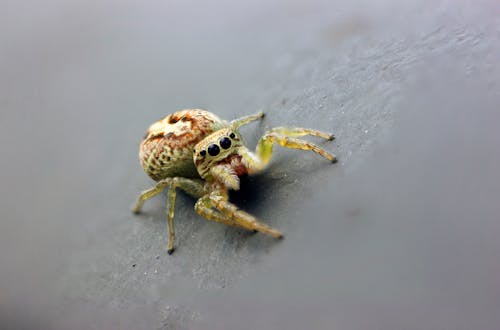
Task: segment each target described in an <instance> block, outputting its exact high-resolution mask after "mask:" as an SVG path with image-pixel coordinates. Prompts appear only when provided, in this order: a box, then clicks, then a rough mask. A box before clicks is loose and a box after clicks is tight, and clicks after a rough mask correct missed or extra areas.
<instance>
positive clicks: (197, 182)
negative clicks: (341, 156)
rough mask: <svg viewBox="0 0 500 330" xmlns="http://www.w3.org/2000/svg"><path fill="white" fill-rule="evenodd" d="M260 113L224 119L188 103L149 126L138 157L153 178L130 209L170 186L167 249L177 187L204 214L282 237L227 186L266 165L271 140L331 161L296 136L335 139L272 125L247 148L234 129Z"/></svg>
mask: <svg viewBox="0 0 500 330" xmlns="http://www.w3.org/2000/svg"><path fill="white" fill-rule="evenodd" d="M262 117H264V114H263V113H262V112H259V113H257V114H255V115H251V116H246V117H242V118H239V119H236V120H233V121H231V122H227V121H224V120H221V119H219V118H218V117H217V116H216V115H214V114H213V113H210V112H208V111H204V110H200V109H188V110H181V111H178V112H175V113H173V114H171V115H168V116H166V117H165V118H163V119H161V120H159V121H157V122H155V123H154V124H153V125H151V126H150V127H149V130H148V132H147V133H146V135H145V136H144V139H143V140H142V142H141V145H140V151H139V157H140V160H141V165H142V167H143V169H144V171H145V172H146V173H147V174H148V175H149V176H150V177H151V178H152V179H153V180H155V181H157V184H156V185H155V186H154V187H152V188H151V189H148V190H146V191H144V192H143V193H142V194H141V195H140V196H139V198H138V200H137V204H136V206H135V207H134V208H133V212H134V213H139V212H140V210H141V207H142V204H143V203H144V202H145V201H146V200H147V199H149V198H151V197H153V196H155V195H157V194H159V193H160V192H162V191H163V189H165V188H167V187H168V200H169V204H170V206H169V211H168V229H169V239H168V253H169V254H172V252H173V251H174V237H175V235H174V205H175V197H176V188H180V189H182V190H184V191H185V192H186V193H188V194H189V195H191V196H193V197H195V198H198V201H197V202H196V204H195V206H194V209H195V210H196V212H197V213H198V214H199V215H201V216H203V217H205V218H207V219H208V220H213V221H217V222H221V223H223V224H226V225H230V226H236V227H240V228H244V229H247V230H253V231H259V232H261V233H264V234H268V235H271V236H273V237H275V238H281V237H282V234H281V232H279V231H278V230H276V229H273V228H271V227H269V226H267V225H265V224H263V223H261V222H259V221H258V220H257V219H256V218H255V217H253V216H252V215H250V214H248V213H246V212H244V211H241V210H239V209H238V208H237V207H236V206H235V205H233V204H231V203H230V202H229V201H228V190H229V189H233V190H238V189H239V188H240V180H239V177H240V176H241V175H244V174H254V173H257V172H260V171H262V170H264V169H265V167H266V166H267V164H268V163H269V160H270V158H271V155H272V152H273V145H274V144H275V143H276V144H279V145H281V146H283V147H286V148H292V149H301V150H311V151H314V152H315V153H318V154H320V155H321V156H323V157H325V158H326V159H328V160H330V161H331V162H335V161H336V158H335V156H334V155H332V154H330V153H328V152H326V151H325V150H323V149H322V148H320V147H318V146H316V145H314V144H312V143H310V142H306V141H304V140H301V139H298V138H297V137H299V136H304V135H314V136H319V137H321V138H324V139H327V140H333V139H334V136H333V135H331V134H327V133H323V132H320V131H316V130H312V129H307V128H291V127H276V128H273V129H271V130H269V131H268V132H266V133H265V134H264V135H263V136H262V138H261V139H260V141H259V142H258V144H257V148H256V150H255V152H252V151H250V150H249V149H248V148H247V147H246V146H245V145H244V143H243V140H242V137H241V135H240V133H239V132H238V129H239V128H240V127H241V126H243V125H246V124H248V123H250V122H252V121H255V120H258V119H261V118H262Z"/></svg>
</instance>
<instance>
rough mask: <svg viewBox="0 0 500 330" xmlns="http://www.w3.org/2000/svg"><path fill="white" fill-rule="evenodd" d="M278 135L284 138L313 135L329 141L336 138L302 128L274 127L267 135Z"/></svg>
mask: <svg viewBox="0 0 500 330" xmlns="http://www.w3.org/2000/svg"><path fill="white" fill-rule="evenodd" d="M271 132H273V133H278V134H281V135H283V136H289V137H298V136H304V135H312V136H319V137H321V138H323V139H326V140H328V141H331V140H334V139H335V136H334V135H333V134H330V133H325V132H321V131H318V130H315V129H310V128H301V127H284V126H281V127H274V128H272V129H271V130H270V131H268V132H267V133H271Z"/></svg>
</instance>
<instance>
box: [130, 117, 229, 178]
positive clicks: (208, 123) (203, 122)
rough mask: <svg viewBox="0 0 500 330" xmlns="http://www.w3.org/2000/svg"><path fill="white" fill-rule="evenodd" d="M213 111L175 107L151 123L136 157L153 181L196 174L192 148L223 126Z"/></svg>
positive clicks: (189, 176)
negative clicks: (171, 111)
mask: <svg viewBox="0 0 500 330" xmlns="http://www.w3.org/2000/svg"><path fill="white" fill-rule="evenodd" d="M225 125H226V124H225V122H223V121H222V120H220V119H219V118H218V117H217V116H215V115H214V114H212V113H210V112H208V111H204V110H200V109H188V110H181V111H177V112H175V113H173V114H171V115H168V116H167V117H165V118H163V119H160V120H159V121H157V122H155V123H154V124H153V125H151V126H150V127H149V129H148V131H147V133H146V135H145V136H144V140H143V141H142V142H141V146H140V151H139V158H140V160H141V165H142V168H143V169H144V171H145V172H146V173H147V174H148V175H149V176H150V177H151V178H152V179H153V180H156V181H159V180H161V179H165V178H167V177H175V176H182V177H186V178H193V177H198V172H197V171H196V167H195V165H194V163H193V148H194V146H195V145H196V144H197V143H198V142H200V141H201V140H202V139H204V138H205V137H206V136H208V135H209V134H211V133H213V132H214V131H216V130H218V129H220V128H221V127H223V126H225Z"/></svg>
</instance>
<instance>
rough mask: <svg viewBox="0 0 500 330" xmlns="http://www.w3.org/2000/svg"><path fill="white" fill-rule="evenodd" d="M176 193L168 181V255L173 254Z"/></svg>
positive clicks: (173, 185) (173, 186)
mask: <svg viewBox="0 0 500 330" xmlns="http://www.w3.org/2000/svg"><path fill="white" fill-rule="evenodd" d="M176 196H177V192H176V190H175V184H174V180H170V185H169V189H168V247H167V252H168V254H172V253H173V252H174V249H175V248H174V241H175V231H174V210H175V197H176Z"/></svg>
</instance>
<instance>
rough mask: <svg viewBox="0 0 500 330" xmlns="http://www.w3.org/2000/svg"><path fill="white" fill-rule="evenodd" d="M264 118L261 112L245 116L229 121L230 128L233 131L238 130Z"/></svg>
mask: <svg viewBox="0 0 500 330" xmlns="http://www.w3.org/2000/svg"><path fill="white" fill-rule="evenodd" d="M262 117H264V113H263V112H259V113H256V114H255V115H250V116H245V117H241V118H238V119H235V120H233V121H231V123H230V124H231V126H232V127H234V128H235V129H237V128H240V127H241V126H243V125H246V124H249V123H251V122H252V121H255V120H259V119H261V118H262Z"/></svg>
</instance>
